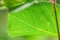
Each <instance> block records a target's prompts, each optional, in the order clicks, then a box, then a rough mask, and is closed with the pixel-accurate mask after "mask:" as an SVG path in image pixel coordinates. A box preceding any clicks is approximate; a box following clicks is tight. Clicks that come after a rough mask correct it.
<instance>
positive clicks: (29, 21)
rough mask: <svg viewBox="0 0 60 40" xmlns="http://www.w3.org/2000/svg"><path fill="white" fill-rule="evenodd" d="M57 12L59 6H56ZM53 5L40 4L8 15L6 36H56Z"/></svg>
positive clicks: (47, 3)
mask: <svg viewBox="0 0 60 40" xmlns="http://www.w3.org/2000/svg"><path fill="white" fill-rule="evenodd" d="M57 8H58V9H57V11H59V10H60V9H59V8H60V6H58V5H57ZM56 30H57V29H56V21H55V15H54V9H53V5H52V4H51V3H49V2H40V3H38V4H33V5H31V6H30V7H28V8H26V9H24V10H21V11H19V12H11V13H10V14H9V28H8V34H9V35H10V36H13V37H15V36H24V35H52V36H57V31H56Z"/></svg>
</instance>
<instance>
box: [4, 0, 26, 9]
mask: <svg viewBox="0 0 60 40" xmlns="http://www.w3.org/2000/svg"><path fill="white" fill-rule="evenodd" d="M4 2H5V5H6V6H7V7H8V8H10V9H11V8H14V7H17V6H19V5H22V4H24V3H25V0H4Z"/></svg>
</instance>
